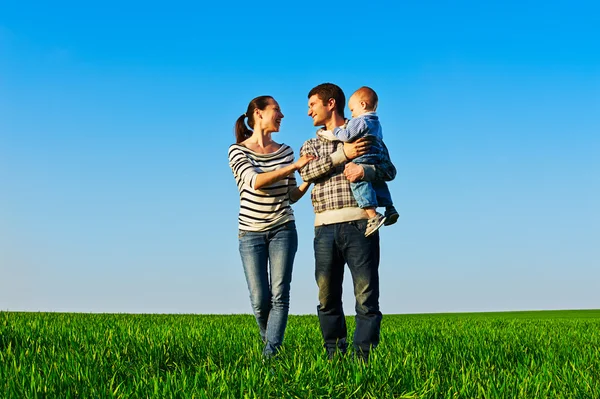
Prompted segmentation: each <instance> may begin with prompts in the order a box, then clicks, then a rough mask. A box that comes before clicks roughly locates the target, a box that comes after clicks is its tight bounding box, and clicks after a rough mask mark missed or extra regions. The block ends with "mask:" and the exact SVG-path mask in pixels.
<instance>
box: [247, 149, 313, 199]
mask: <svg viewBox="0 0 600 399" xmlns="http://www.w3.org/2000/svg"><path fill="white" fill-rule="evenodd" d="M314 158H315V157H314V156H312V155H309V154H305V155H303V156H301V157H300V159H298V160H297V161H296V162H294V163H293V164H291V165H288V166H286V167H284V168H281V169H277V170H274V171H271V172H263V173H259V174H258V175H257V176H256V180H255V181H254V187H253V188H254V189H255V190H260V189H261V188H263V187H267V186H270V185H271V184H273V183H276V182H278V181H279V180H282V179H283V178H285V177H287V176H288V175H289V174H290V173H294V172H295V171H297V170H298V169H300V168H302V167H303V166H304V165H306V164H307V163H308V162H310V161H311V160H313V159H314Z"/></svg>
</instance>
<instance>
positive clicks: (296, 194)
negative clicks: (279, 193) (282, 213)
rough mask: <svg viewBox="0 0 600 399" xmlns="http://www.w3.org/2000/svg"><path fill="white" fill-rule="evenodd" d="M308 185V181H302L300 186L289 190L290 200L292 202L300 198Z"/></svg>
mask: <svg viewBox="0 0 600 399" xmlns="http://www.w3.org/2000/svg"><path fill="white" fill-rule="evenodd" d="M308 187H310V183H306V182H304V183H302V184H301V185H300V186H298V187H296V188H294V189H293V190H292V191H290V202H291V203H294V202H296V201H298V200H299V199H300V198H302V197H303V196H304V194H306V192H307V191H308Z"/></svg>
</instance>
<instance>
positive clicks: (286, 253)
mask: <svg viewBox="0 0 600 399" xmlns="http://www.w3.org/2000/svg"><path fill="white" fill-rule="evenodd" d="M239 239H240V255H241V257H242V264H243V265H244V273H245V274H246V282H247V283H248V290H249V291H250V302H251V304H252V310H253V311H254V315H255V316H256V322H257V323H258V328H259V329H260V336H261V338H262V340H263V342H264V343H265V347H264V349H263V354H264V355H266V356H271V355H273V354H275V353H276V352H277V350H278V349H279V348H280V347H281V344H282V343H283V334H284V333H285V327H286V324H287V318H288V311H289V306H290V285H291V282H292V268H293V264H294V256H295V255H296V250H297V249H298V234H297V232H296V224H295V223H294V222H293V221H292V222H288V223H285V224H283V225H281V226H278V227H275V228H273V229H271V230H268V231H260V232H254V231H245V230H240V231H239Z"/></svg>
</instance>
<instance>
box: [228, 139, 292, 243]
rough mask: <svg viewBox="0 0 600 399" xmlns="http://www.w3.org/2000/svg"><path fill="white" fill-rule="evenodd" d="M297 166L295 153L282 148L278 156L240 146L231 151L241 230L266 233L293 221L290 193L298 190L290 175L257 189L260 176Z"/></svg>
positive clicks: (235, 146)
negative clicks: (238, 195)
mask: <svg viewBox="0 0 600 399" xmlns="http://www.w3.org/2000/svg"><path fill="white" fill-rule="evenodd" d="M293 162H294V151H293V150H292V149H291V147H289V146H288V145H285V144H282V145H281V147H279V149H278V150H277V151H275V152H272V153H270V154H258V153H256V152H254V151H252V150H250V149H249V148H246V147H244V146H243V145H240V144H232V145H231V146H230V147H229V166H230V167H231V171H232V172H233V176H234V177H235V181H236V183H237V187H238V191H239V193H240V213H239V217H238V222H239V229H240V230H246V231H265V230H270V229H272V228H274V227H277V226H280V225H282V224H284V223H287V222H289V221H292V220H294V212H293V211H292V207H291V206H290V205H291V204H292V203H293V201H291V200H290V192H291V191H292V190H293V189H295V188H296V177H295V176H294V173H291V174H290V175H288V176H287V177H285V178H284V179H282V180H280V181H278V182H275V183H273V184H271V185H270V186H266V187H262V188H261V189H260V190H257V189H256V188H255V186H256V177H257V176H258V174H259V173H263V172H271V171H274V170H277V169H280V168H283V167H285V166H288V165H290V164H292V163H293Z"/></svg>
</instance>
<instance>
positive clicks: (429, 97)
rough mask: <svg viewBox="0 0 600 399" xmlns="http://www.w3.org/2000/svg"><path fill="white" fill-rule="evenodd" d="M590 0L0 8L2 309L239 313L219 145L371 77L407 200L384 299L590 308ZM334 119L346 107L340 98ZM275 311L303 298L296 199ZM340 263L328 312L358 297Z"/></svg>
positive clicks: (595, 102)
mask: <svg viewBox="0 0 600 399" xmlns="http://www.w3.org/2000/svg"><path fill="white" fill-rule="evenodd" d="M598 15H600V9H599V7H598V6H597V5H596V4H595V3H594V2H569V3H567V2H539V1H532V2H525V3H523V2H510V1H509V2H497V3H487V2H418V3H416V2H415V3H411V4H401V3H396V2H389V3H385V2H384V3H378V4H377V5H372V7H371V8H367V7H365V6H364V4H363V5H361V4H360V3H353V2H343V3H331V4H329V5H328V4H325V3H319V4H316V3H315V4H313V5H311V4H307V3H302V4H300V3H298V4H297V5H286V4H284V3H277V4H272V5H271V4H266V3H265V4H264V5H260V4H249V3H245V2H244V3H236V2H220V3H212V4H210V5H204V4H203V5H199V4H186V3H177V2H170V3H166V4H164V5H161V6H153V5H150V4H149V3H146V2H127V3H121V2H113V1H105V2H102V3H98V4H87V3H86V4H84V3H81V2H60V1H59V2H52V3H50V2H48V3H47V4H45V5H44V4H39V3H38V4H33V3H32V4H29V3H26V2H16V1H8V2H4V3H3V4H2V5H1V6H0V309H1V310H26V311H77V312H144V313H249V312H250V311H251V309H250V304H249V299H248V294H247V288H246V285H245V281H244V277H243V271H242V268H241V262H240V259H239V254H238V250H237V235H236V233H237V231H236V230H237V211H238V196H237V190H236V187H235V183H234V179H233V177H232V175H231V171H230V169H229V166H228V163H227V148H228V146H229V145H230V144H231V143H232V142H233V140H234V137H233V124H234V122H235V120H236V118H237V117H238V116H239V115H240V114H241V113H243V112H244V111H245V109H246V106H247V104H248V102H249V100H250V99H252V98H253V97H255V96H258V95H262V94H270V95H273V96H274V97H275V98H276V99H277V100H278V102H279V104H280V106H281V108H282V110H283V112H284V114H285V118H284V120H283V123H282V127H281V132H280V133H278V134H277V136H275V139H276V140H278V141H280V142H285V143H287V144H289V145H290V146H292V147H293V148H294V149H295V151H296V153H297V152H298V151H299V149H300V146H301V145H302V143H303V142H304V140H306V139H308V138H310V137H312V136H313V135H314V132H315V129H314V127H313V126H312V121H311V119H310V118H308V116H307V115H306V113H307V93H308V91H309V90H310V89H311V88H312V87H313V86H315V85H317V84H319V83H322V82H333V83H336V84H338V85H340V86H341V87H342V88H343V89H344V90H345V92H346V94H347V95H349V94H350V93H352V91H353V90H355V89H356V88H358V87H360V86H362V85H368V86H371V87H373V88H374V89H375V90H376V91H377V92H378V94H379V98H380V106H379V109H378V111H379V116H380V119H381V122H382V126H383V132H384V139H385V141H386V143H387V145H388V147H389V149H390V152H391V156H392V160H393V161H394V163H395V165H396V167H397V169H398V176H397V178H396V180H395V181H393V182H392V183H391V184H390V190H391V193H392V196H393V198H394V200H395V203H396V205H397V208H398V210H399V211H400V214H401V218H400V220H399V222H398V223H397V224H396V225H394V226H391V227H386V228H384V229H382V231H381V242H382V262H381V268H380V275H381V279H382V284H381V291H382V294H381V308H382V311H383V312H384V313H421V312H458V311H503V310H521V309H569V308H598V307H600V293H599V291H598V290H597V287H596V286H597V282H598V281H599V280H600V245H598V243H599V242H600V240H599V238H600V227H599V226H600V210H599V207H598V205H599V203H600V201H599V200H600V157H599V156H598V154H600V40H599V39H600V29H599V28H598V26H600V17H598ZM348 114H349V113H348ZM295 212H296V217H297V225H298V229H299V235H300V244H299V252H298V255H297V257H296V262H295V267H294V275H293V282H292V298H291V312H292V313H295V314H314V313H315V307H316V305H317V299H316V298H317V289H316V284H315V282H314V277H313V275H314V273H313V269H314V260H313V252H312V235H313V230H312V222H313V213H312V207H311V204H310V200H309V198H308V197H305V198H304V199H302V200H301V201H300V203H298V204H297V205H296V206H295ZM349 277H350V276H349V273H347V280H348V281H346V284H345V294H344V299H345V308H346V310H347V313H348V314H352V313H353V307H354V303H353V297H352V294H351V284H350V281H349V280H350V278H349Z"/></svg>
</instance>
